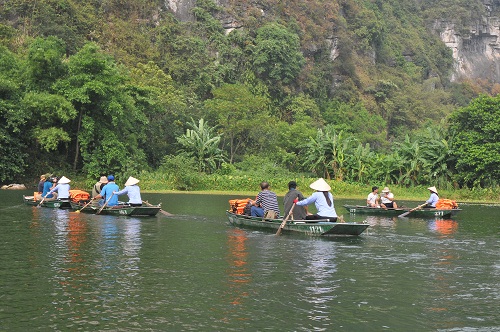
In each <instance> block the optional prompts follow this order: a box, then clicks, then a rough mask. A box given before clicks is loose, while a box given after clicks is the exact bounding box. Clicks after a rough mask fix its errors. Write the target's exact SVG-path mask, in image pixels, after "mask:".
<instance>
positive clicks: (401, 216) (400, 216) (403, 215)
mask: <svg viewBox="0 0 500 332" xmlns="http://www.w3.org/2000/svg"><path fill="white" fill-rule="evenodd" d="M410 212H411V211H408V212H405V213H403V214H400V215H399V216H398V218H403V217H406V216H407V215H409V214H410Z"/></svg>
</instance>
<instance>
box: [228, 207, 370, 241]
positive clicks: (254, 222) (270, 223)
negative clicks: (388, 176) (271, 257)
mask: <svg viewBox="0 0 500 332" xmlns="http://www.w3.org/2000/svg"><path fill="white" fill-rule="evenodd" d="M226 215H227V216H228V218H229V222H230V223H231V224H233V225H237V226H244V227H254V228H261V229H268V230H272V231H274V232H276V231H277V230H278V228H279V227H280V225H281V223H282V222H283V219H262V218H261V217H250V216H247V215H242V214H236V213H234V212H231V211H226ZM368 226H369V225H368V224H364V223H354V222H343V223H342V222H330V221H327V220H314V221H312V220H289V221H288V222H287V224H286V225H285V227H284V228H283V232H284V233H287V232H298V233H303V234H307V235H324V236H331V235H360V234H361V233H363V232H364V231H365V229H367V228H368Z"/></svg>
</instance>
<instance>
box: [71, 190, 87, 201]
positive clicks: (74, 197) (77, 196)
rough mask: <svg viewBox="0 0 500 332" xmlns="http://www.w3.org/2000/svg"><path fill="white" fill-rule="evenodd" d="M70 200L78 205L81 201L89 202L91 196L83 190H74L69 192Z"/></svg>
mask: <svg viewBox="0 0 500 332" xmlns="http://www.w3.org/2000/svg"><path fill="white" fill-rule="evenodd" d="M69 198H70V199H71V201H72V202H75V203H78V202H80V201H88V200H89V199H90V194H89V193H88V192H86V191H83V190H78V189H73V190H70V191H69Z"/></svg>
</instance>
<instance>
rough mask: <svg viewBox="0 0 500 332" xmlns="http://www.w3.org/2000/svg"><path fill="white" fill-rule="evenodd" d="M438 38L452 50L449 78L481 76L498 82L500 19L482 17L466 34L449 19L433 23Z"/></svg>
mask: <svg viewBox="0 0 500 332" xmlns="http://www.w3.org/2000/svg"><path fill="white" fill-rule="evenodd" d="M436 25H437V26H436V28H437V30H439V31H440V37H441V40H442V41H443V42H444V43H445V44H446V46H448V47H449V48H451V49H452V51H453V59H454V60H455V61H454V71H453V74H452V77H451V80H452V81H459V80H462V79H475V78H482V79H488V80H489V81H491V82H500V20H499V18H498V17H487V18H484V20H483V22H481V23H478V24H477V25H476V26H475V27H473V28H472V29H471V32H470V34H469V35H467V36H463V35H461V34H460V33H459V32H457V31H456V30H455V25H454V24H453V23H451V22H436Z"/></svg>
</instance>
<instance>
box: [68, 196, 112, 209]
mask: <svg viewBox="0 0 500 332" xmlns="http://www.w3.org/2000/svg"><path fill="white" fill-rule="evenodd" d="M110 198H111V197H110ZM93 200H94V199H91V200H89V202H88V203H87V204H85V205H84V206H83V207H82V208H81V209H80V210H76V211H75V212H76V213H80V211H81V210H83V209H85V208H86V207H87V206H88V205H89V204H90V203H92V201H93Z"/></svg>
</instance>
